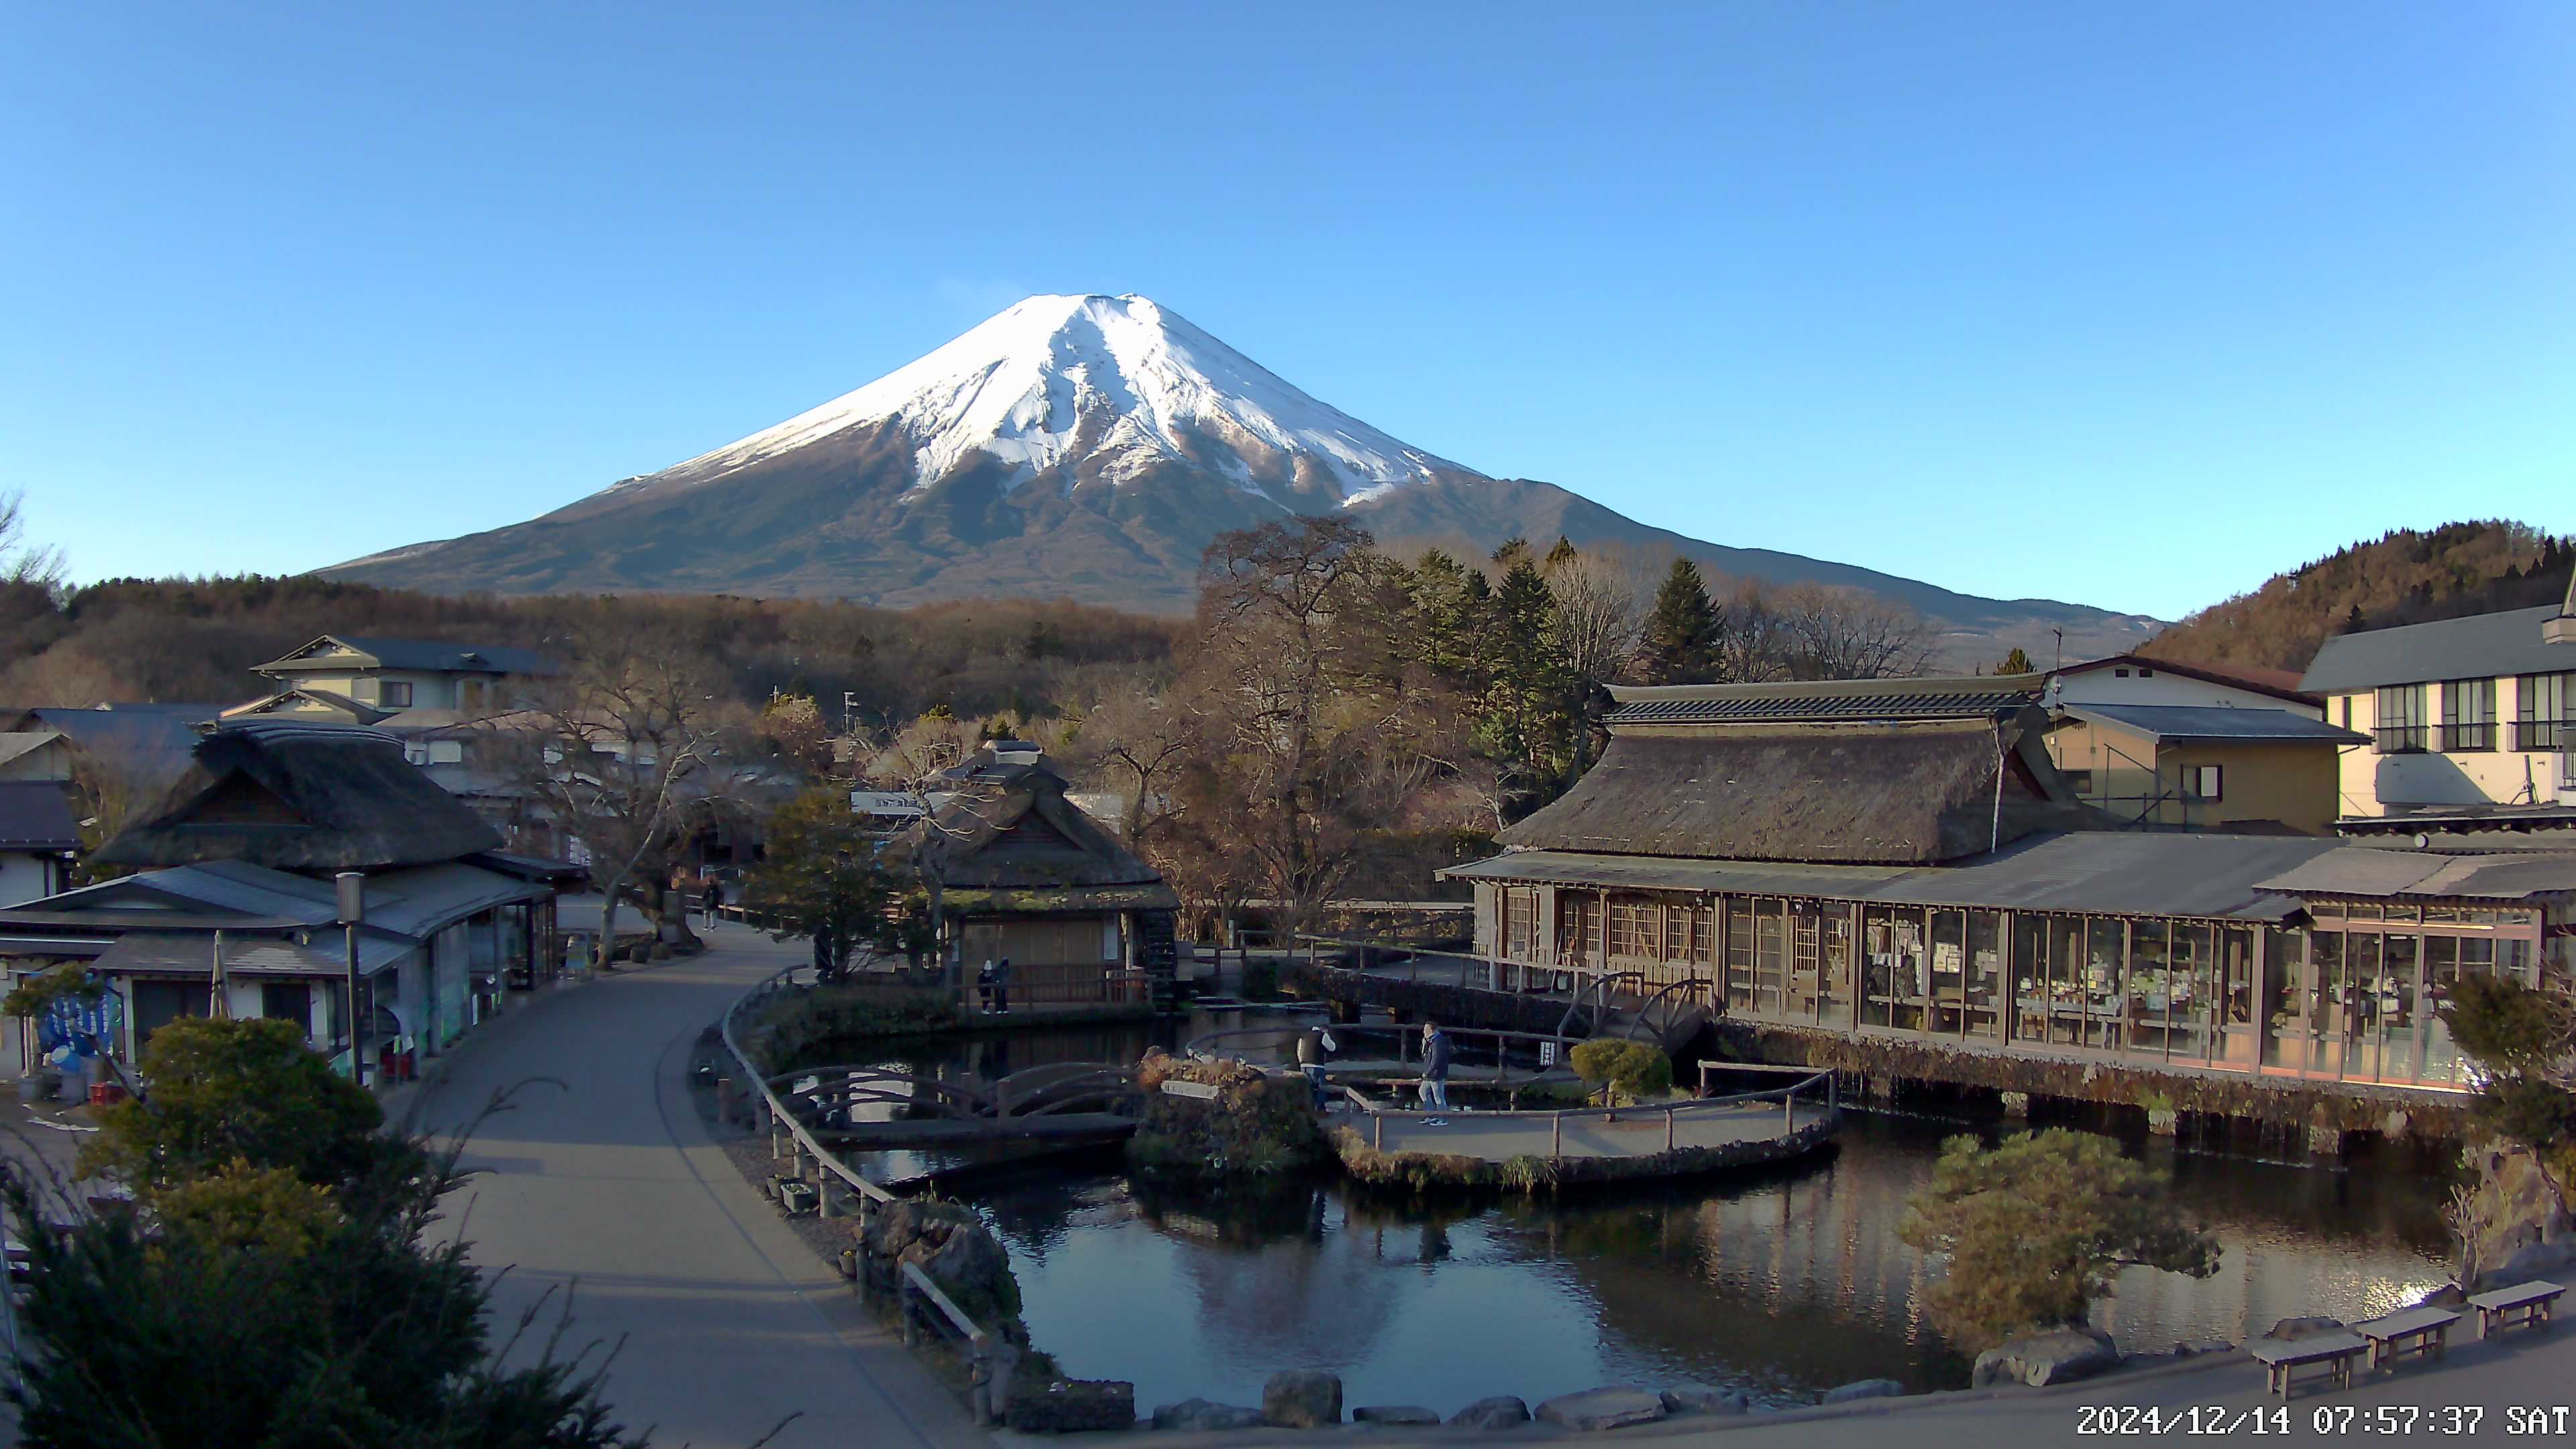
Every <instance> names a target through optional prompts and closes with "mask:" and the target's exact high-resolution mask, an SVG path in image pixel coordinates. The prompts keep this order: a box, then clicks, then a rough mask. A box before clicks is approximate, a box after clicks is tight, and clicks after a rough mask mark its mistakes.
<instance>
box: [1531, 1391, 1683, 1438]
mask: <svg viewBox="0 0 2576 1449" xmlns="http://www.w3.org/2000/svg"><path fill="white" fill-rule="evenodd" d="M1663 1416H1664V1401H1663V1399H1662V1398H1661V1397H1660V1396H1658V1395H1655V1394H1652V1393H1648V1392H1647V1391H1646V1390H1644V1389H1640V1388H1636V1387H1633V1386H1631V1385H1626V1384H1613V1385H1609V1386H1606V1387H1603V1388H1598V1389H1585V1390H1584V1391H1583V1392H1581V1393H1579V1394H1559V1395H1557V1396H1556V1397H1555V1398H1552V1399H1550V1400H1548V1401H1547V1402H1545V1403H1543V1404H1541V1405H1539V1406H1538V1419H1539V1422H1541V1423H1544V1424H1554V1425H1556V1426H1557V1427H1558V1428H1560V1429H1573V1430H1576V1431H1578V1432H1581V1433H1587V1434H1588V1433H1594V1432H1597V1431H1599V1430H1602V1429H1619V1428H1625V1427H1626V1426H1628V1425H1630V1424H1651V1423H1653V1422H1654V1421H1655V1420H1657V1419H1660V1418H1662V1417H1663Z"/></svg>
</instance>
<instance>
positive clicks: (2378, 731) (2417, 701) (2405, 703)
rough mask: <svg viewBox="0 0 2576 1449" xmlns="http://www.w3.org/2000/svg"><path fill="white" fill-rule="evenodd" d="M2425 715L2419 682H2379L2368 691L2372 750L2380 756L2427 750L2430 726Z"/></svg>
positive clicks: (2429, 741)
mask: <svg viewBox="0 0 2576 1449" xmlns="http://www.w3.org/2000/svg"><path fill="white" fill-rule="evenodd" d="M2392 706H2393V707H2392ZM2427 715H2428V710H2427V703H2426V700H2425V698H2424V685H2422V684H2421V683H2416V684H2383V685H2380V686H2379V687H2378V688H2377V689H2375V690H2373V691H2372V692H2371V720H2370V739H2371V749H2372V751H2373V752H2375V753H2377V754H2382V755H2420V754H2424V753H2427V752H2429V751H2430V750H2431V748H2432V743H2433V741H2432V735H2433V726H2432V722H2431V720H2430V719H2429V718H2428V717H2427Z"/></svg>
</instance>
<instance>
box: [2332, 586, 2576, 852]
mask: <svg viewBox="0 0 2576 1449" xmlns="http://www.w3.org/2000/svg"><path fill="white" fill-rule="evenodd" d="M2302 687H2303V688H2305V689H2306V690H2307V691H2309V692H2310V693H2313V694H2319V695H2323V696H2325V697H2326V700H2327V718H2328V719H2329V720H2330V721H2331V722H2332V723H2334V724H2336V725H2339V726H2342V727H2345V728H2348V729H2351V730H2354V731H2357V732H2359V733H2361V734H2363V735H2366V736H2367V737H2368V743H2366V744H2362V745H2359V746H2356V747H2354V748H2352V749H2350V750H2348V751H2346V752H2345V754H2344V756H2343V761H2342V770H2341V778H2340V781H2339V791H2340V800H2341V807H2342V812H2343V816H2344V819H2343V821H2342V829H2343V830H2344V831H2345V832H2346V833H2348V834H2369V833H2373V832H2386V831H2391V830H2395V831H2402V832H2413V833H2420V834H2425V835H2440V834H2452V833H2457V832H2490V831H2498V830H2512V831H2518V832H2529V831H2549V832H2567V833H2571V834H2576V587H2571V588H2570V590H2569V593H2568V599H2567V602H2565V603H2564V604H2561V605H2559V606H2557V607H2555V608H2551V607H2547V606H2543V607H2541V608H2537V609H2514V610H2509V611H2507V612H2504V613H2498V614H2479V615H2475V616H2472V617H2470V618H2465V619H2441V620H2436V621H2434V622H2432V623H2429V624H2409V625H2405V626H2403V627H2400V628H2395V629H2372V630H2366V631H2363V632H2360V633H2355V634H2344V635H2339V636H2337V637H2335V638H2332V639H2329V640H2327V641H2326V643H2325V646H2324V647H2323V648H2321V649H2319V650H2318V651H2317V657H2316V659H2315V661H2314V662H2313V663H2311V664H2310V665H2309V666H2308V673H2307V677H2306V679H2305V680H2303V681H2302Z"/></svg>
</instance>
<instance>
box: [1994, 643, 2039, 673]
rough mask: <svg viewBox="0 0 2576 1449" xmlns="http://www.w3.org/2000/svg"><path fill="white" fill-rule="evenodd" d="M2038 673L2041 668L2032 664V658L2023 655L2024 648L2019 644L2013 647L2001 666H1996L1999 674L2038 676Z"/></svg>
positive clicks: (1996, 671)
mask: <svg viewBox="0 0 2576 1449" xmlns="http://www.w3.org/2000/svg"><path fill="white" fill-rule="evenodd" d="M2038 672H2039V666H2038V665H2036V664H2033V663H2031V662H2030V656H2029V655H2028V654H2025V653H2023V652H2022V647H2021V646H2020V645H2018V644H2015V645H2014V646H2013V647H2012V652H2011V653H2009V654H2006V655H2005V656H2004V658H2003V662H2002V663H2001V664H1998V665H1996V666H1995V673H1997V674H2036V673H2038Z"/></svg>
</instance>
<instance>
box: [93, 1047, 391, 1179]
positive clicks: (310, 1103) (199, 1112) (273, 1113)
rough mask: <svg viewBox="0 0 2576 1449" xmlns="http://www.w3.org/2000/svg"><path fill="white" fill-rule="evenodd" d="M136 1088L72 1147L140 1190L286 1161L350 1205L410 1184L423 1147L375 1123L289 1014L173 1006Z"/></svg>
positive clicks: (373, 1108)
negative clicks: (194, 1012) (240, 1014)
mask: <svg viewBox="0 0 2576 1449" xmlns="http://www.w3.org/2000/svg"><path fill="white" fill-rule="evenodd" d="M142 1077H143V1080H144V1081H146V1082H148V1083H150V1084H151V1086H150V1094H149V1096H148V1097H145V1098H129V1099H127V1100H126V1101H123V1102H119V1103H118V1104H116V1105H115V1106H113V1107H110V1108H108V1109H107V1111H106V1113H105V1114H104V1116H103V1117H102V1118H101V1120H100V1124H99V1134H98V1137H97V1138H96V1139H95V1140H94V1141H92V1142H91V1143H90V1144H89V1145H88V1146H86V1147H84V1148H83V1149H82V1151H81V1171H82V1172H83V1173H103V1174H105V1175H107V1176H111V1177H114V1178H117V1179H119V1180H120V1181H123V1182H127V1183H130V1184H132V1185H133V1186H134V1187H135V1188H136V1189H137V1190H138V1191H141V1192H145V1193H149V1192H152V1191H154V1190H158V1189H162V1188H167V1187H171V1186H175V1185H177V1184H180V1183H185V1182H192V1181H196V1180H199V1179H202V1178H207V1177H211V1176H214V1175H215V1174H217V1173H219V1172H221V1171H224V1170H225V1169H227V1168H230V1167H232V1166H233V1165H234V1164H236V1163H239V1164H245V1165H247V1166H248V1167H250V1168H253V1169H259V1168H283V1169H285V1170H286V1171H288V1172H292V1173H293V1174H295V1176H296V1177H298V1178H300V1179H302V1180H303V1181H305V1182H309V1183H313V1184H315V1185H316V1186H319V1187H324V1188H328V1189H330V1190H331V1191H332V1192H333V1193H334V1194H336V1195H338V1196H339V1197H340V1198H341V1199H342V1200H343V1201H344V1202H346V1203H347V1204H348V1205H349V1206H350V1207H351V1209H352V1210H353V1211H356V1210H362V1209H363V1208H364V1206H365V1202H366V1201H367V1200H371V1199H377V1198H388V1197H390V1198H400V1197H402V1196H405V1195H408V1194H409V1193H410V1192H411V1191H412V1189H413V1187H414V1185H415V1184H416V1183H417V1181H418V1179H419V1177H420V1175H421V1174H422V1173H423V1172H425V1171H427V1170H428V1167H429V1163H428V1160H427V1158H426V1157H425V1156H424V1155H423V1154H422V1153H421V1152H420V1151H419V1149H418V1148H417V1147H416V1146H415V1145H413V1144H411V1143H409V1142H407V1141H404V1140H402V1139H399V1138H395V1137H388V1136H385V1135H383V1134H382V1133H380V1132H379V1131H378V1130H377V1129H379V1128H380V1127H382V1126H383V1125H384V1112H383V1109H381V1108H379V1107H378V1106H377V1105H376V1099H375V1098H374V1097H372V1096H370V1095H369V1094H368V1093H367V1092H366V1091H364V1090H363V1089H361V1088H358V1087H356V1086H353V1085H351V1084H350V1082H349V1080H348V1079H347V1078H346V1077H343V1076H341V1075H339V1074H338V1073H337V1072H334V1071H333V1070H332V1069H331V1064H330V1063H329V1062H327V1061H325V1060H324V1059H323V1058H322V1057H321V1056H320V1055H319V1054H318V1053H316V1052H314V1051H313V1050H312V1049H310V1048H309V1047H307V1046H305V1044H304V1034H303V1033H302V1032H300V1031H298V1030H297V1029H296V1027H295V1024H294V1023H293V1022H289V1021H277V1020H268V1019H258V1020H251V1021H228V1020H209V1019H207V1018H204V1017H182V1018H180V1019H179V1020H177V1021H174V1022H171V1023H170V1024H168V1025H166V1026H164V1027H162V1028H161V1029H160V1030H159V1031H156V1032H154V1033H153V1034H152V1041H151V1044H150V1045H148V1046H146V1047H145V1048H144V1049H143V1063H142Z"/></svg>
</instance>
